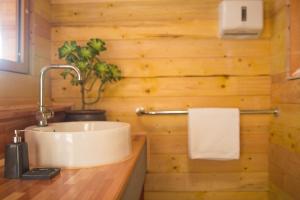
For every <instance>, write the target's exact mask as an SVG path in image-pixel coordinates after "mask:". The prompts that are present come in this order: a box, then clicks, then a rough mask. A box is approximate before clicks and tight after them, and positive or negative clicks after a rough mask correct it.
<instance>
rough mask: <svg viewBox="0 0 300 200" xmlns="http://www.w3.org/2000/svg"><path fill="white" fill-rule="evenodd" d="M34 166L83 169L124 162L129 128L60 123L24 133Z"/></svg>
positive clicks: (128, 148) (128, 151)
mask: <svg viewBox="0 0 300 200" xmlns="http://www.w3.org/2000/svg"><path fill="white" fill-rule="evenodd" d="M25 141H26V142H27V143H28V148H29V161H30V164H31V165H33V166H40V167H62V168H84V167H94V166H99V165H104V164H111V163H115V162H119V161H123V160H126V159H127V158H128V157H129V156H130V154H131V136H130V125H129V124H127V123H122V122H102V121H99V122H62V123H52V124H49V125H48V126H47V127H37V126H30V127H27V128H26V129H25Z"/></svg>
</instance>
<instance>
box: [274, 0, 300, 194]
mask: <svg viewBox="0 0 300 200" xmlns="http://www.w3.org/2000/svg"><path fill="white" fill-rule="evenodd" d="M289 3H290V1H286V0H276V1H274V8H275V9H274V10H275V11H276V12H274V20H273V32H274V35H273V36H272V38H271V52H272V65H271V66H272V67H271V74H272V104H273V105H274V106H276V107H278V108H279V109H280V113H281V114H280V116H279V117H278V118H275V119H274V120H272V124H271V137H270V143H271V144H270V147H271V148H270V163H269V171H270V181H271V187H270V190H271V191H270V198H271V199H275V200H277V199H287V200H290V199H299V197H300V192H299V185H300V176H299V175H300V174H299V166H300V161H299V158H300V157H299V155H300V146H299V141H300V134H299V130H300V123H299V117H300V112H299V109H300V96H299V93H300V87H299V85H300V84H299V83H300V81H299V80H287V78H286V75H287V73H288V66H287V65H288V60H287V58H288V57H289V52H288V48H287V47H288V46H289V45H288V43H289V41H288V40H287V38H288V37H287V34H288V29H289V27H288V26H289V25H288V18H289V17H290V16H289ZM292 17H293V16H292Z"/></svg>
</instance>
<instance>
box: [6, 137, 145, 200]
mask: <svg viewBox="0 0 300 200" xmlns="http://www.w3.org/2000/svg"><path fill="white" fill-rule="evenodd" d="M145 141H146V138H145V136H134V137H133V140H132V147H133V153H132V156H131V158H130V159H129V160H126V161H123V162H121V163H116V164H110V165H105V166H101V167H95V168H85V169H64V170H62V171H61V173H60V175H58V176H57V177H55V178H53V179H52V180H10V179H4V178H2V177H3V168H1V172H0V175H1V178H0V199H9V200H11V199H20V200H21V199H37V200H41V199H43V200H46V199H55V200H56V199H80V200H81V199H97V200H100V199H105V200H112V199H120V197H121V195H122V193H123V191H124V189H125V188H126V185H127V182H128V180H129V177H130V174H131V173H132V170H133V168H134V166H135V163H136V161H137V159H138V156H139V155H140V153H141V150H142V147H143V146H144V144H145Z"/></svg>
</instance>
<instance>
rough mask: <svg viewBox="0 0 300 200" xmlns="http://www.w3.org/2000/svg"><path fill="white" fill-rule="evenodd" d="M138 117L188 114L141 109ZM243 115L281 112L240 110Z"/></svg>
mask: <svg viewBox="0 0 300 200" xmlns="http://www.w3.org/2000/svg"><path fill="white" fill-rule="evenodd" d="M135 112H136V114H137V115H138V116H141V115H186V114H188V111H187V110H160V111H146V110H145V109H144V108H143V107H139V108H137V109H136V110H135ZM240 113H241V114H250V115H257V114H272V115H274V116H278V115H279V110H278V109H277V108H275V109H269V110H240Z"/></svg>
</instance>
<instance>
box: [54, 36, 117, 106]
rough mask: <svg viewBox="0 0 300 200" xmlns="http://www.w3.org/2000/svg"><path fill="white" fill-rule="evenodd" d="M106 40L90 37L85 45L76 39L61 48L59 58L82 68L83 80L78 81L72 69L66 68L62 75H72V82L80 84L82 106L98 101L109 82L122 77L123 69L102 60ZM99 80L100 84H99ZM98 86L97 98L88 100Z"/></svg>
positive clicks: (76, 84)
mask: <svg viewBox="0 0 300 200" xmlns="http://www.w3.org/2000/svg"><path fill="white" fill-rule="evenodd" d="M105 50H106V47H105V42H104V41H102V40H101V39H98V38H95V39H94V38H92V39H90V40H89V41H88V42H87V43H86V45H85V46H79V45H78V44H77V43H76V42H75V41H70V42H69V41H66V42H65V43H64V44H63V45H62V46H61V47H60V48H59V49H58V53H59V58H60V59H64V60H65V61H66V62H67V63H68V64H69V65H73V66H74V67H77V68H78V69H79V70H80V73H81V75H82V81H80V82H79V81H78V80H77V78H76V76H75V75H74V74H73V72H72V71H71V70H65V71H64V72H62V73H61V76H62V77H63V78H64V79H66V78H67V77H68V76H70V77H71V84H72V85H75V86H80V93H81V108H82V109H83V110H84V109H85V108H86V105H90V104H95V103H97V102H98V101H99V100H100V99H101V97H102V93H103V92H104V88H105V86H106V85H107V84H108V83H113V82H117V81H119V80H120V79H121V70H120V69H119V68H118V66H116V65H113V64H108V63H106V62H104V61H102V60H100V57H99V56H100V52H102V51H105ZM97 82H99V84H97ZM96 85H99V86H98V90H97V91H98V92H97V96H96V97H95V99H93V100H90V101H88V100H87V99H86V96H87V95H86V94H87V93H89V92H92V89H93V88H94V86H96Z"/></svg>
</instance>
